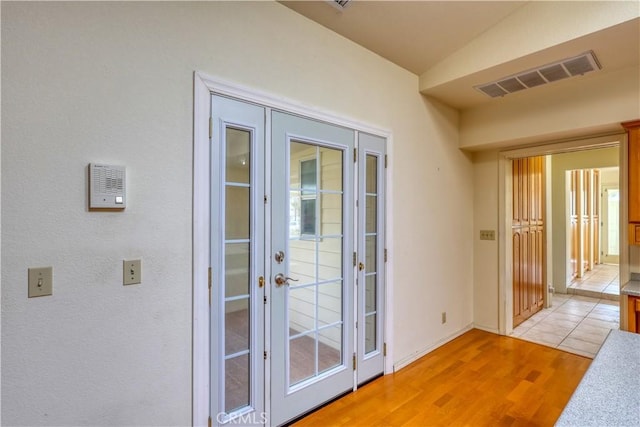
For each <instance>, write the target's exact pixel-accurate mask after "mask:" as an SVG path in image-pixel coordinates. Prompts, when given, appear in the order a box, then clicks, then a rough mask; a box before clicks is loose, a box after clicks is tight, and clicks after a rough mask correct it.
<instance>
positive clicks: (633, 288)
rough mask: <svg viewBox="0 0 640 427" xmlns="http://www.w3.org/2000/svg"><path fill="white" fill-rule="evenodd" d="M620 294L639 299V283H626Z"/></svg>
mask: <svg viewBox="0 0 640 427" xmlns="http://www.w3.org/2000/svg"><path fill="white" fill-rule="evenodd" d="M620 293H621V294H622V295H633V296H636V297H640V281H638V280H632V281H630V282H628V283H627V284H626V285H624V286H623V287H622V289H621V290H620ZM639 357H640V356H639ZM639 375H640V374H639Z"/></svg>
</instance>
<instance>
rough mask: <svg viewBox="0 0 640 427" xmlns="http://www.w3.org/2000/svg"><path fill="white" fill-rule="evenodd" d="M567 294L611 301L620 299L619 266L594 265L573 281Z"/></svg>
mask: <svg viewBox="0 0 640 427" xmlns="http://www.w3.org/2000/svg"><path fill="white" fill-rule="evenodd" d="M567 293H568V294H572V295H582V296H586V297H591V298H602V299H608V300H612V301H618V300H619V299H620V266H619V265H618V264H596V265H595V266H594V268H593V270H591V271H587V272H586V273H585V274H584V276H582V277H581V278H576V279H574V280H573V281H572V282H571V284H570V285H569V286H568V287H567Z"/></svg>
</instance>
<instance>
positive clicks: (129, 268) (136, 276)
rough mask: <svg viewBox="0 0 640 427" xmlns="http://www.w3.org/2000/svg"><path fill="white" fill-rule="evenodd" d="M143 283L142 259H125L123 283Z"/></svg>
mask: <svg viewBox="0 0 640 427" xmlns="http://www.w3.org/2000/svg"><path fill="white" fill-rule="evenodd" d="M140 283H142V260H139V259H135V260H129V261H126V260H125V261H123V263H122V284H123V285H137V284H140Z"/></svg>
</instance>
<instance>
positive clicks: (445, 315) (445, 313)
mask: <svg viewBox="0 0 640 427" xmlns="http://www.w3.org/2000/svg"><path fill="white" fill-rule="evenodd" d="M445 323H447V312H446V311H443V312H442V324H445Z"/></svg>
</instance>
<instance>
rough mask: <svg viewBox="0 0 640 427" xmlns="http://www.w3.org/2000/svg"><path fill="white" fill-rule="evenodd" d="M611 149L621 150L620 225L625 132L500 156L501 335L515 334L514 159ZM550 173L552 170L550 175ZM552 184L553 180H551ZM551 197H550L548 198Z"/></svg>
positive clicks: (623, 230)
mask: <svg viewBox="0 0 640 427" xmlns="http://www.w3.org/2000/svg"><path fill="white" fill-rule="evenodd" d="M612 146H619V147H620V159H619V167H620V169H619V173H620V224H626V223H627V210H626V209H627V208H626V206H627V179H626V176H627V166H626V162H627V151H628V150H627V137H626V134H624V133H622V132H612V133H611V134H607V135H601V136H594V137H584V138H579V139H578V138H577V139H571V140H564V141H556V142H545V143H542V144H540V145H537V146H531V147H526V148H516V149H505V150H503V151H500V152H499V153H498V236H499V237H498V331H499V333H500V334H501V335H510V334H511V333H512V332H513V316H512V313H513V288H512V279H513V276H512V271H511V253H512V249H513V248H512V242H511V234H510V231H511V216H512V213H511V198H512V195H511V189H512V187H511V164H512V161H511V160H512V159H514V158H519V157H532V156H544V155H549V154H558V153H566V152H571V151H581V150H590V149H597V148H606V147H612ZM548 173H550V171H549V172H548ZM549 181H550V180H549ZM547 196H549V195H547ZM550 209H551V204H550V203H548V204H547V207H546V210H547V212H546V213H545V215H547V218H550V216H548V214H549V210H550ZM551 231H552V227H551V224H549V226H548V227H547V231H546V233H547V239H546V241H547V243H546V245H547V249H549V245H550V242H551V241H552V240H551V235H550V233H551ZM626 243H627V227H623V226H621V227H620V277H621V279H622V278H623V277H628V275H629V265H628V251H627V250H626ZM546 262H547V271H550V269H552V268H553V259H552V251H551V250H546ZM552 279H553V276H552V275H551V276H550V275H549V274H547V284H545V299H546V300H549V298H547V297H548V292H549V286H548V285H549V284H550V283H549V281H550V280H552ZM623 311H624V310H623V308H622V304H621V307H620V316H621V323H620V324H623V323H622V321H623V319H622V316H623Z"/></svg>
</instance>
